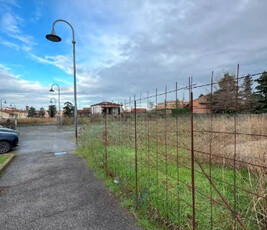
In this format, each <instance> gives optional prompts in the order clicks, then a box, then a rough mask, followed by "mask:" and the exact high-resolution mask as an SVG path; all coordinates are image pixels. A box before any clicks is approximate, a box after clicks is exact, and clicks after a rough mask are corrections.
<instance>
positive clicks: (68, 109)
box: [63, 101, 74, 117]
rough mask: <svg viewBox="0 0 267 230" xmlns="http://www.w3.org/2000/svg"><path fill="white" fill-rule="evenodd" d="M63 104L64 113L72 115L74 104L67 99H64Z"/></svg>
mask: <svg viewBox="0 0 267 230" xmlns="http://www.w3.org/2000/svg"><path fill="white" fill-rule="evenodd" d="M64 105H65V106H64V107H63V109H64V115H66V116H68V117H72V116H73V114H74V106H73V104H72V103H71V102H69V101H66V102H65V103H64Z"/></svg>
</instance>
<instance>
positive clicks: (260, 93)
mask: <svg viewBox="0 0 267 230" xmlns="http://www.w3.org/2000/svg"><path fill="white" fill-rule="evenodd" d="M255 81H256V82H257V83H258V85H257V86H256V90H257V91H256V93H255V99H256V106H255V112H256V113H267V72H264V73H263V74H262V75H261V76H260V77H259V78H258V79H257V80H255Z"/></svg>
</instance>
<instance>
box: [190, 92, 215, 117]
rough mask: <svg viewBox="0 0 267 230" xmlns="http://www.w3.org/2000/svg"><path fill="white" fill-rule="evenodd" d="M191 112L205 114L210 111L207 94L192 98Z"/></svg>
mask: <svg viewBox="0 0 267 230" xmlns="http://www.w3.org/2000/svg"><path fill="white" fill-rule="evenodd" d="M193 113H200V114H206V113H211V109H210V103H209V101H208V96H207V95H205V96H201V97H199V98H197V99H195V100H193Z"/></svg>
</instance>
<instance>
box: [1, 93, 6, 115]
mask: <svg viewBox="0 0 267 230" xmlns="http://www.w3.org/2000/svg"><path fill="white" fill-rule="evenodd" d="M3 101H4V104H6V99H5V98H2V99H1V119H3Z"/></svg>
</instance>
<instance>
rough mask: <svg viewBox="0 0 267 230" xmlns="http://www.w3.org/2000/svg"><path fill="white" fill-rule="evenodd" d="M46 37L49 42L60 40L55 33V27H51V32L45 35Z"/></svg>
mask: <svg viewBox="0 0 267 230" xmlns="http://www.w3.org/2000/svg"><path fill="white" fill-rule="evenodd" d="M46 39H47V40H49V41H51V42H60V41H61V38H60V37H59V36H57V35H56V32H55V29H54V27H53V29H52V32H51V34H47V35H46Z"/></svg>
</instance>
